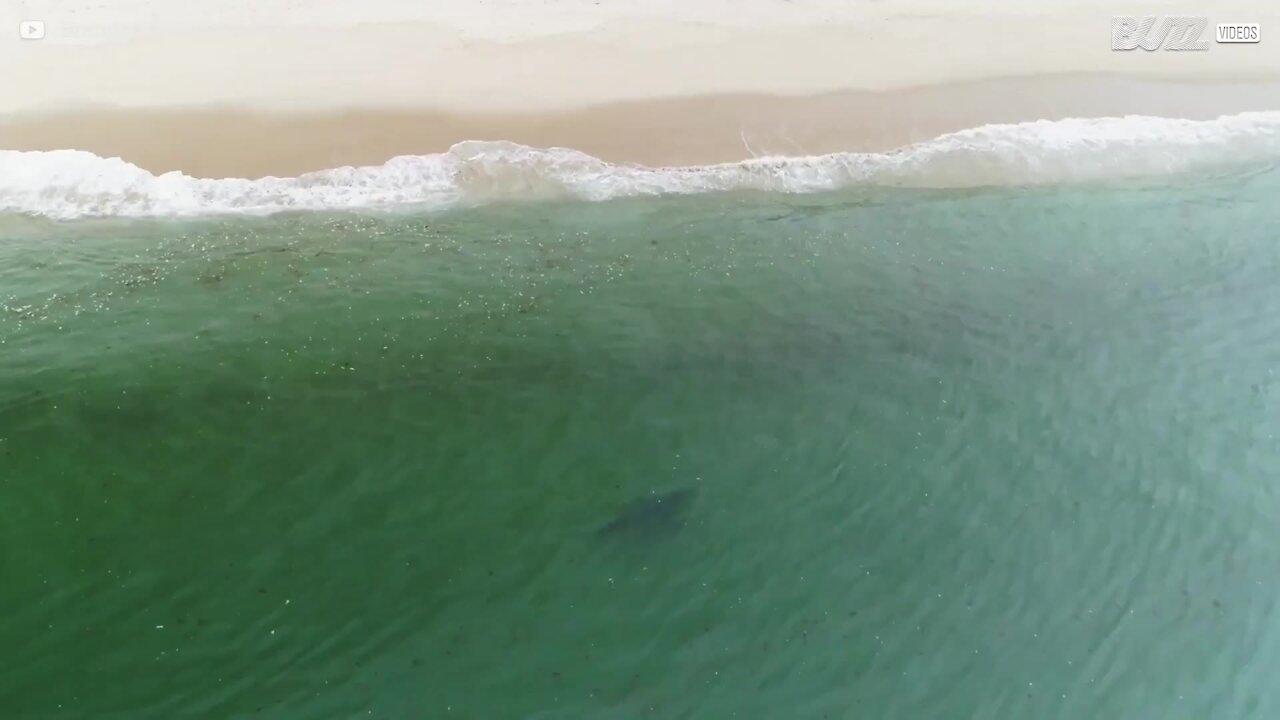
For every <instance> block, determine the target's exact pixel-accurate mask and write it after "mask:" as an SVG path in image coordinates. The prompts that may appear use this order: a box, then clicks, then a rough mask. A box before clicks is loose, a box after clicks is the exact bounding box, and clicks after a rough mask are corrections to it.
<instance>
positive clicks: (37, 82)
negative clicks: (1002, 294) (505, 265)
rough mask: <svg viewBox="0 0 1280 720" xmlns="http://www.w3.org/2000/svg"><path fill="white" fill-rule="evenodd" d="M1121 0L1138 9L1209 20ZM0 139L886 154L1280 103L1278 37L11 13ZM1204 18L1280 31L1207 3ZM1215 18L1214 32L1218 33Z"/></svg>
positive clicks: (709, 4) (826, 14) (231, 8)
mask: <svg viewBox="0 0 1280 720" xmlns="http://www.w3.org/2000/svg"><path fill="white" fill-rule="evenodd" d="M1196 7H1198V6H1197V5H1196V4H1195V3H1172V4H1170V3H1152V2H1144V3H1137V4H1136V5H1135V6H1134V7H1133V8H1132V9H1131V10H1132V12H1135V13H1137V12H1151V13H1155V12H1160V13H1162V14H1174V13H1176V12H1183V11H1185V12H1186V14H1194V13H1195V12H1203V10H1202V9H1201V10H1196ZM2 12H3V13H4V14H3V15H0V21H3V22H5V23H14V24H16V23H17V22H19V21H20V20H22V19H39V20H41V21H42V22H44V23H45V24H46V28H47V30H46V32H47V34H46V36H45V37H44V38H43V39H41V40H27V41H24V40H19V39H17V37H16V35H13V34H11V35H7V36H5V37H4V39H3V40H0V64H4V65H5V66H6V67H15V68H19V69H20V71H19V72H17V73H15V74H13V75H12V76H11V77H10V78H7V79H6V83H5V85H4V87H3V88H0V148H4V149H11V150H53V149H62V148H75V149H82V150H88V151H91V152H94V153H96V154H98V155H101V156H104V157H115V156H118V157H122V158H124V159H125V160H128V161H129V162H131V163H134V164H137V165H139V166H140V167H143V168H145V169H147V170H149V171H152V172H163V171H169V170H181V171H183V172H185V173H187V174H190V175H195V176H201V177H256V176H262V175H292V174H297V173H300V172H306V171H311V170H319V169H323V168H327V167H336V166H343V165H364V164H375V163H380V162H383V161H385V160H387V159H388V158H390V157H393V156H397V155H406V154H423V153H433V152H442V151H444V150H447V149H448V148H449V147H450V146H452V145H453V144H454V143H457V142H459V141H462V140H510V141H513V142H518V143H522V144H526V145H531V146H536V147H553V146H562V147H572V148H575V149H578V150H582V151H584V152H588V153H591V154H593V155H595V156H597V157H600V158H603V159H605V160H610V161H615V162H639V163H644V164H649V165H688V164H700V163H712V162H723V161H733V160H739V159H743V158H748V157H752V156H759V155H808V154H817V153H826V152H834V151H840V150H845V151H872V150H887V149H891V148H894V147H899V146H902V145H905V144H908V143H912V142H917V141H921V140H926V139H929V138H932V137H936V136H937V135H939V134H941V133H945V132H950V131H954V130H958V129H962V128H968V127H975V126H979V125H983V124H990V123H1011V122H1022V121H1028V120H1037V119H1050V120H1052V119H1061V118H1066V117H1103V116H1117V115H1127V114H1145V115H1158V116H1163V117H1185V118H1212V117H1217V116H1219V115H1222V114H1227V113H1234V112H1241V111H1247V110H1271V109H1277V108H1280V82H1278V81H1277V80H1278V79H1280V53H1277V50H1276V49H1277V48H1278V47H1280V46H1278V45H1277V44H1275V43H1268V42H1266V41H1264V42H1262V43H1259V44H1250V45H1219V44H1215V43H1210V46H1211V47H1210V48H1209V51H1208V52H1193V53H1186V52H1184V53H1177V52H1154V53H1147V52H1143V51H1138V52H1133V53H1130V52H1113V51H1111V50H1110V48H1109V35H1108V32H1109V21H1110V17H1111V15H1113V14H1114V13H1115V12H1118V10H1117V9H1116V8H1114V7H1113V6H1111V5H1108V4H1105V3H1100V2H1091V1H1089V2H1076V3H1063V2H1053V3H1047V4H1042V5H1041V6H1039V7H1038V10H1037V11H1036V12H1031V11H1029V10H1027V9H1025V8H1023V7H1021V6H1016V5H1013V4H1009V5H1007V6H1005V5H1001V6H998V7H994V8H992V7H981V8H979V7H977V6H974V7H972V8H968V7H961V6H957V5H955V4H948V5H943V4H942V3H937V2H906V3H890V2H865V3H863V2H856V3H848V2H835V1H834V0H790V1H788V0H750V1H749V2H745V3H729V2H727V1H726V0H704V1H703V2H699V3H685V4H679V3H675V2H665V1H664V2H656V3H655V2H649V3H642V2H639V1H638V0H635V1H631V2H622V3H608V4H604V3H598V2H590V1H579V0H556V1H554V2H540V3H534V2H532V0H508V1H507V2H492V1H491V2H486V3H472V2H461V0H451V1H450V2H443V3H438V4H437V3H433V4H432V7H430V8H423V7H419V6H415V5H410V4H409V3H404V2H392V1H391V0H377V1H376V2H370V3H355V2H340V1H337V0H328V1H326V2H319V3H315V4H311V3H308V5H307V7H306V9H305V10H303V9H301V8H300V7H295V6H294V5H293V4H291V3H288V2H284V1H281V2H272V3H249V2H247V1H246V0H224V2H220V3H216V4H213V5H212V6H211V5H209V4H204V5H199V4H196V3H190V2H181V3H160V2H153V1H152V0H127V1H126V2H121V3H118V4H112V5H111V6H110V7H109V8H107V7H98V6H96V5H91V4H88V3H83V2H75V3H52V2H36V1H34V0H29V1H28V2H25V3H22V4H20V7H14V6H10V7H7V8H6V9H4V10H3V11H2ZM1214 18H1218V19H1226V18H1230V19H1232V20H1233V21H1235V20H1240V21H1250V22H1259V23H1261V25H1262V26H1263V28H1264V33H1265V31H1266V28H1268V27H1271V26H1280V25H1276V24H1275V23H1274V20H1276V19H1280V13H1278V12H1277V11H1276V10H1275V9H1272V10H1269V11H1266V12H1264V11H1262V10H1261V9H1260V6H1259V5H1258V4H1257V3H1245V2H1225V3H1218V4H1216V6H1215V8H1214ZM1214 18H1211V19H1210V21H1211V22H1213V20H1214Z"/></svg>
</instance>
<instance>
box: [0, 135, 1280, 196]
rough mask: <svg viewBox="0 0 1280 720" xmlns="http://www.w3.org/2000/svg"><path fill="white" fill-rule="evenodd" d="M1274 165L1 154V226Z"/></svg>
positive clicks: (487, 154)
mask: <svg viewBox="0 0 1280 720" xmlns="http://www.w3.org/2000/svg"><path fill="white" fill-rule="evenodd" d="M1273 160H1280V112H1264V113H1244V114H1240V115H1231V116H1224V117H1221V118H1218V119H1216V120H1205V121H1192V120H1175V119H1167V118H1153V117H1140V116H1130V117H1124V118H1101V119H1088V120H1081V119H1073V120H1060V121H1052V122H1051V121H1039V122H1032V123H1021V124H1016V125H985V126H982V127H979V128H974V129H971V130H964V131H961V132H957V133H952V134H949V135H944V136H941V137H939V138H936V139H934V140H930V141H928V142H923V143H919V144H916V145H911V146H908V147H905V148H902V149H899V150H896V151H893V152H888V153H833V154H830V155H821V156H812V157H765V158H755V159H751V160H746V161H743V162H737V163H725V164H720V165H704V166H692V167H665V168H648V167H642V166H637V165H624V164H614V163H609V162H605V161H603V160H600V159H598V158H595V157H592V156H590V155H587V154H585V153H581V152H578V151H576V150H569V149H563V148H552V149H538V148H531V147H525V146H523V145H517V144H514V143H506V142H463V143H459V144H457V145H455V146H454V147H452V148H450V150H449V151H448V152H445V153H441V154H437V155H416V156H402V157H397V158H393V159H392V160H390V161H388V162H387V163H385V164H383V165H379V166H370V167H343V168H335V169H332V170H324V171H320V172H315V173H308V174H306V175H301V176H299V177H292V178H275V177H268V178H261V179H257V180H247V179H241V178H226V179H217V180H210V179H199V178H192V177H188V176H186V175H183V174H181V173H176V172H171V173H166V174H163V175H158V176H157V175H153V174H151V173H149V172H147V171H145V170H143V169H141V168H138V167H137V166H134V165H132V164H130V163H128V162H125V161H123V160H121V159H119V158H102V157H98V156H97V155H94V154H92V153H88V152H83V151H79V150H55V151H50V152H17V151H0V212H8V213H14V212H16V213H26V214H34V215H43V216H47V217H51V218H58V219H71V218H77V217H86V216H167V215H200V214H219V213H270V212H278V211H286V210H334V209H359V208H388V207H395V206H402V205H418V206H428V207H448V206H452V205H457V204H468V203H482V202H486V201H493V200H505V199H532V198H556V197H564V198H581V199H586V200H607V199H610V198H619V197H628V196H636V195H661V194H690V193H703V192H719V191H730V190H743V189H751V190H762V191H771V192H787V193H803V192H816V191H823V190H833V189H838V188H844V187H851V186H859V185H869V186H870V185H879V186H896V187H912V188H963V187H981V186H993V185H995V186H998V185H1028V184H1048V183H1069V182H1079V181H1090V180H1104V179H1110V178H1121V177H1142V176H1152V175H1163V174H1168V173H1178V172H1191V171H1197V170H1211V169H1215V168H1223V167H1229V166H1231V165H1233V164H1237V163H1245V162H1259V161H1273Z"/></svg>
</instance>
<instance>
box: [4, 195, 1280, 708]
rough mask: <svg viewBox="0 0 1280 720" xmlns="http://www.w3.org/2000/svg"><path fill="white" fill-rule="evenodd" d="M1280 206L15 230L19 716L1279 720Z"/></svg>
mask: <svg viewBox="0 0 1280 720" xmlns="http://www.w3.org/2000/svg"><path fill="white" fill-rule="evenodd" d="M1277 190H1280V174H1278V173H1277V172H1276V171H1275V170H1270V171H1266V172H1255V173H1251V174H1237V175H1224V176H1219V177H1214V178H1207V179H1200V180H1191V179H1187V178H1183V179H1179V180H1174V181H1168V182H1159V183H1155V182H1148V183H1144V184H1135V183H1129V184H1125V185H1117V184H1110V185H1107V186H1105V187H1104V186H1075V187H1069V188H1061V187H1060V188H1041V189H1035V190H1017V189H1005V190H970V191H964V192H957V191H950V192H942V191H930V192H921V191H914V192H908V191H868V190H863V191H842V192H839V193H835V194H821V195H811V196H783V195H767V194H745V193H740V194H730V195H704V196H697V197H685V198H657V199H632V200H619V201H611V202H607V203H595V204H592V203H576V202H575V203H569V202H562V203H552V202H544V203H540V204H515V205H496V206H490V207H485V208H475V209H464V210H453V211H447V212H443V213H441V212H436V213H412V212H404V213H400V214H384V215H342V214H328V215H325V214H299V215H283V216H275V217H269V218H237V217H228V218H219V219H192V220H185V221H177V220H120V219H117V220H93V221H78V222H74V223H54V222H51V221H48V220H42V219H33V218H22V217H14V216H10V217H7V218H0V510H2V511H3V513H4V517H5V522H4V523H0V648H4V652H3V653H2V654H0V663H2V664H3V668H0V670H2V671H3V672H2V675H0V676H2V677H3V678H4V682H3V683H0V707H4V708H7V709H8V710H7V711H6V713H5V714H6V716H7V717H16V718H87V717H93V718H130V719H132V718H151V717H155V718H172V717H201V718H203V717H208V718H229V717H251V716H264V717H272V718H340V717H356V716H359V717H387V718H407V717H459V718H486V719H487V718H508V717H509V718H559V717H610V718H633V717H635V718H639V717H662V718H693V717H697V718H729V717H744V718H750V717H788V718H824V717H831V718H855V717H858V718H861V717H875V718H892V717H903V718H914V717H967V718H1009V717H1028V718H1029V717H1036V718H1097V717H1161V718H1169V719H1174V718H1187V719H1192V718H1195V719H1197V720H1198V719H1201V718H1206V717H1214V718H1247V717H1276V716H1278V715H1280V692H1278V691H1277V690H1276V685H1275V683H1274V678H1273V675H1274V673H1273V672H1272V670H1273V669H1274V667H1275V666H1276V664H1277V662H1280V631H1277V627H1280V624H1278V623H1277V622H1276V621H1277V609H1276V603H1277V591H1278V590H1280V550H1277V546H1276V543H1275V542H1274V538H1273V535H1274V533H1275V527H1276V517H1277V511H1280V497H1277V492H1276V482H1275V478H1276V475H1277V471H1278V470H1280V444H1278V443H1277V440H1276V433H1277V432H1278V431H1280V414H1278V412H1277V410H1278V402H1280V380H1278V379H1277V377H1276V375H1275V368H1276V366H1277V362H1278V361H1280V320H1278V318H1280V286H1278V285H1277V283H1276V282H1275V279H1276V277H1278V276H1280V246H1277V245H1276V243H1275V240H1276V237H1277V236H1278V234H1280V233H1278V231H1280V206H1277V205H1276V203H1275V202H1274V200H1275V197H1276V196H1277ZM680 489H691V490H693V491H694V493H695V500H694V501H693V502H691V503H690V504H689V505H688V507H687V512H686V513H685V514H684V515H683V516H682V517H681V519H680V522H657V523H654V524H653V525H652V527H651V528H649V529H650V530H652V532H646V533H645V534H646V535H651V534H653V533H654V532H656V533H657V534H659V535H661V536H662V537H661V539H662V542H648V541H647V540H648V538H646V541H643V542H637V541H636V539H635V537H634V535H633V534H628V533H601V532H600V531H599V530H600V528H601V527H603V526H606V525H607V524H608V523H610V522H611V521H613V520H614V519H616V518H618V517H619V512H625V510H624V509H625V508H627V507H628V503H632V502H634V501H636V499H637V498H644V497H646V496H652V495H653V494H654V493H664V492H672V491H677V490H680Z"/></svg>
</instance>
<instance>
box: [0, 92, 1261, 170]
mask: <svg viewBox="0 0 1280 720" xmlns="http://www.w3.org/2000/svg"><path fill="white" fill-rule="evenodd" d="M1265 110H1280V81H1263V82H1236V83H1222V82H1205V81H1166V80H1150V79H1141V78H1133V77H1124V76H1113V75H1085V74H1073V75H1063V76H1050V77H1045V76H1036V77H1015V78H1002V79H992V80H982V81H975V82H965V83H948V84H943V85H934V86H926V87H918V88H912V89H904V90H893V91H848V92H837V93H826V94H821V95H812V96H802V97H794V96H769V95H751V94H738V95H707V96H697V97H683V98H668V99H651V100H637V101H625V102H616V103H606V104H601V105H596V106H591V107H586V108H581V109H574V110H565V111H559V112H528V113H497V112H472V113H465V112H448V111H444V110H434V109H410V108H383V109H377V108H368V109H355V110H335V111H320V110H317V111H310V112H282V111H263V110H260V109H259V110H255V109H250V108H246V107H234V106H227V107H193V108H185V109H184V108H156V109H145V108H140V109H114V110H113V109H90V108H86V109H83V110H80V111H74V112H73V111H63V112H57V113H23V114H18V115H10V116H7V117H5V116H0V139H3V142H0V145H2V146H3V147H4V149H9V150H40V151H47V150H57V149H68V148H70V149H77V150H85V151H88V152H92V153H94V154H96V155H99V156H102V157H119V158H122V159H124V160H126V161H128V162H130V163H133V164H135V165H137V166H139V167H141V168H143V169H145V170H147V171H149V172H151V173H153V174H157V175H158V174H162V173H165V172H170V171H175V170H176V171H181V172H183V173H185V174H187V175H191V176H193V177H204V178H222V177H244V178H257V177H263V176H278V177H288V176H296V175H300V174H303V173H307V172H313V171H318V170H325V169H330V168H336V167H344V166H368V165H380V164H382V163H384V162H386V161H387V160H389V159H390V158H392V157H395V156H400V155H428V154H434V153H442V152H445V151H447V150H448V149H449V148H450V147H452V146H453V145H454V144H456V143H458V142H462V141H465V140H488V141H509V142H514V143H518V144H522V145H528V146H532V147H539V148H549V147H566V148H572V149H574V150H579V151H581V152H585V153H587V154H590V155H592V156H595V157H597V158H600V159H602V160H606V161H609V162H614V163H635V164H640V165H646V166H651V167H658V166H689V165H707V164H715V163H725V162H736V161H739V160H743V159H747V158H750V157H753V156H767V155H775V156H776V155H785V156H809V155H822V154H826V153H832V152H885V151H890V150H894V149H897V148H901V147H904V146H907V145H911V144H913V143H917V142H922V141H925V140H930V139H933V138H936V137H938V136H940V135H944V134H946V133H950V132H955V131H959V130H965V129H969V128H974V127H979V126H982V125H991V124H1006V123H1020V122H1030V121H1036V120H1049V121H1053V120H1062V119H1066V118H1098V117H1116V116H1124V115H1151V116H1159V117H1168V118H1185V119H1191V120H1205V119H1213V118H1216V117H1219V116H1221V115H1231V114H1236V113H1240V112H1247V111H1265ZM158 139H160V140H158Z"/></svg>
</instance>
